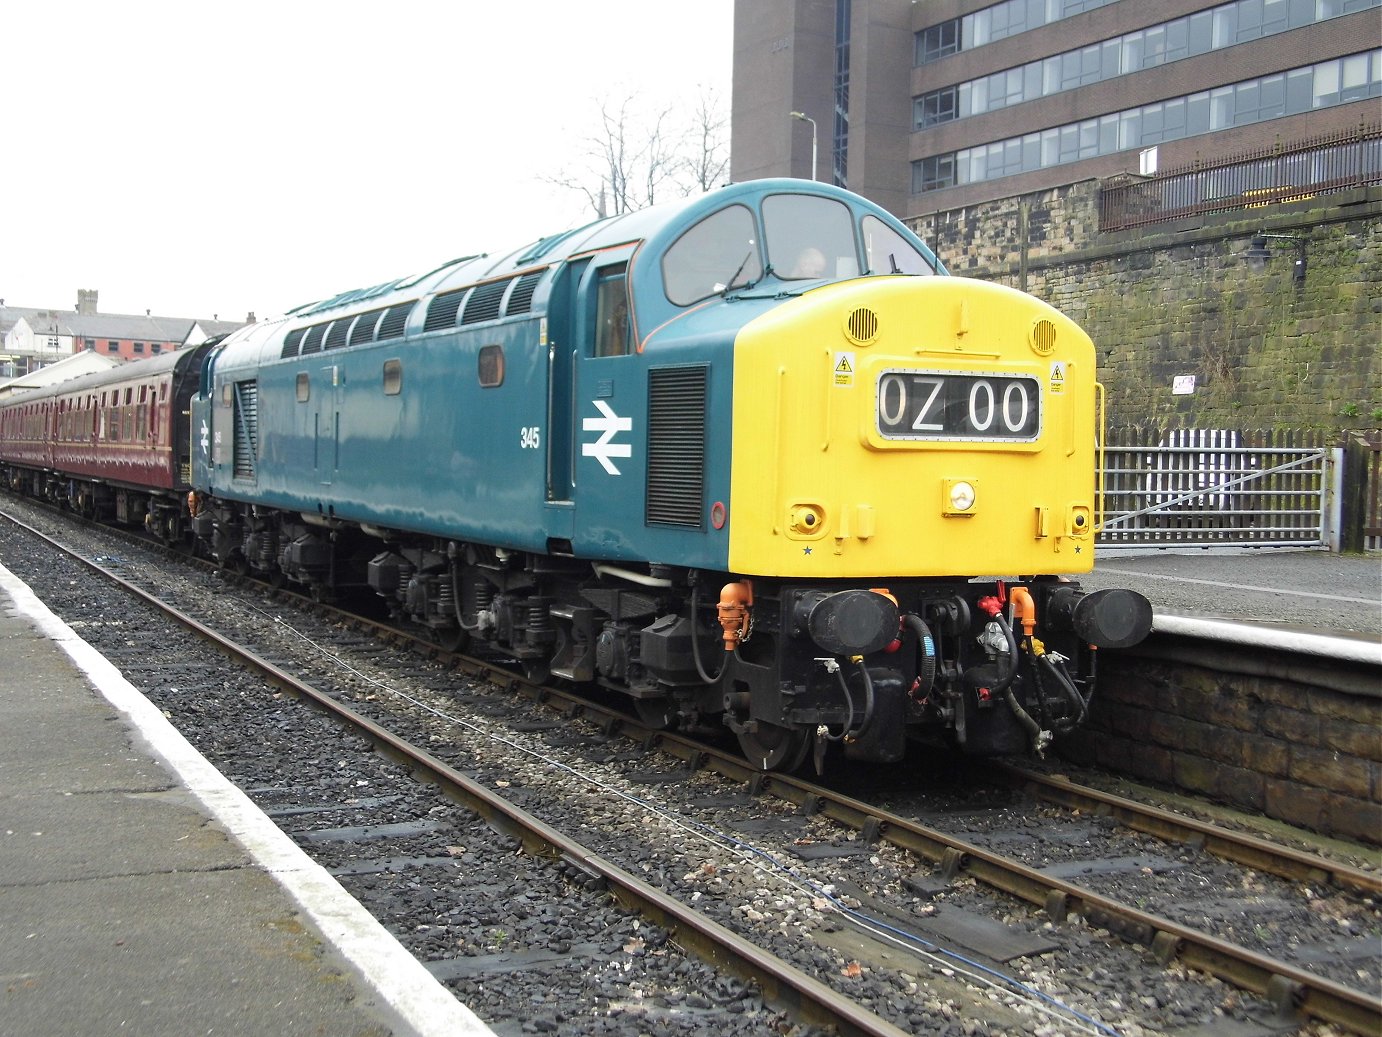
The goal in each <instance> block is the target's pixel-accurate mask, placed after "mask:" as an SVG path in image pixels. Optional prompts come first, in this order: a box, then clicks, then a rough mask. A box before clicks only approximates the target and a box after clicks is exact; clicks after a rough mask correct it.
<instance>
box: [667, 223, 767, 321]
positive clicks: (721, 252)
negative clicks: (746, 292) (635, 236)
mask: <svg viewBox="0 0 1382 1037" xmlns="http://www.w3.org/2000/svg"><path fill="white" fill-rule="evenodd" d="M762 276H763V262H762V260H761V259H760V258H759V254H758V229H757V227H756V225H755V224H754V220H753V213H751V212H749V210H748V209H746V208H745V207H744V206H742V205H731V206H729V207H728V208H724V209H721V210H720V211H719V212H716V213H711V214H710V215H709V216H707V217H706V218H705V219H703V220H701V221H700V223H697V224H696V225H695V226H694V227H692V228H691V229H690V230H688V231H687V232H686V233H685V234H683V235H682V236H681V237H680V238H678V239H677V240H676V241H675V242H674V243H673V244H672V247H671V248H669V249H668V250H667V253H666V255H664V256H663V257H662V283H663V288H664V290H665V291H666V293H667V298H668V300H669V301H670V302H672V303H673V304H675V305H677V306H690V305H691V304H692V303H697V302H700V301H701V300H702V299H708V298H710V297H711V296H712V295H718V294H719V293H720V292H725V291H728V290H729V289H731V288H744V287H747V286H748V285H750V284H752V283H753V282H754V281H757V280H758V279H759V278H760V277H762Z"/></svg>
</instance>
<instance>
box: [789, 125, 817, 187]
mask: <svg viewBox="0 0 1382 1037" xmlns="http://www.w3.org/2000/svg"><path fill="white" fill-rule="evenodd" d="M791 116H792V118H793V119H800V120H801V121H802V122H809V123H810V124H811V179H812V180H814V179H816V120H815V119H813V118H811V116H809V115H807V114H806V113H805V112H792V113H791Z"/></svg>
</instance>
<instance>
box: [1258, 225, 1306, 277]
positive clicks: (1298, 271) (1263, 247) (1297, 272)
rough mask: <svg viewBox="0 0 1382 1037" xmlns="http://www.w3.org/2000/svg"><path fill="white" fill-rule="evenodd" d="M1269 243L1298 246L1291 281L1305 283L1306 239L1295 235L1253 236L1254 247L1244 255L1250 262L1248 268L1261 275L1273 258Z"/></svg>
mask: <svg viewBox="0 0 1382 1037" xmlns="http://www.w3.org/2000/svg"><path fill="white" fill-rule="evenodd" d="M1269 241H1289V242H1291V243H1292V244H1293V245H1295V246H1296V264H1295V267H1294V268H1292V270H1291V280H1292V281H1293V282H1295V283H1296V284H1297V285H1302V284H1304V283H1305V239H1304V238H1301V237H1297V236H1296V235H1294V234H1267V233H1264V232H1262V231H1258V232H1257V234H1255V235H1254V236H1253V239H1252V246H1251V247H1250V248H1249V249H1248V250H1247V251H1246V252H1245V253H1243V258H1244V259H1246V260H1247V261H1248V266H1249V267H1251V268H1252V269H1253V271H1254V272H1256V273H1261V272H1262V270H1263V269H1264V268H1265V267H1266V265H1267V261H1268V260H1269V259H1271V258H1272V250H1271V248H1270V247H1269V246H1268V244H1267V242H1269Z"/></svg>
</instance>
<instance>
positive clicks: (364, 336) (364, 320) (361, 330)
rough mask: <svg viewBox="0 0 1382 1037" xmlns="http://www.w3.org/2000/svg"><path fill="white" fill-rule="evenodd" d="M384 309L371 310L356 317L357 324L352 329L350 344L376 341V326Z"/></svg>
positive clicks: (355, 344)
mask: <svg viewBox="0 0 1382 1037" xmlns="http://www.w3.org/2000/svg"><path fill="white" fill-rule="evenodd" d="M383 312H384V311H383V310H370V311H369V312H368V313H362V314H360V316H358V317H356V318H355V326H354V327H353V328H351V329H350V342H349V343H348V345H352V346H358V345H360V343H362V342H373V341H374V326H375V325H376V324H378V323H379V315H380V314H381V313H383Z"/></svg>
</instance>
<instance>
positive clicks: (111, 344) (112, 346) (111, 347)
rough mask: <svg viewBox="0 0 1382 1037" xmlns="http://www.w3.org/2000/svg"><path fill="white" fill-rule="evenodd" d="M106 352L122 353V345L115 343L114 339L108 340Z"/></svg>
mask: <svg viewBox="0 0 1382 1037" xmlns="http://www.w3.org/2000/svg"><path fill="white" fill-rule="evenodd" d="M106 352H107V353H118V352H120V343H119V342H117V341H115V340H114V339H107V340H106Z"/></svg>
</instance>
